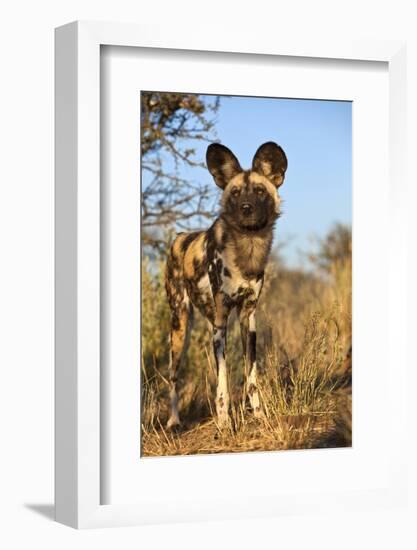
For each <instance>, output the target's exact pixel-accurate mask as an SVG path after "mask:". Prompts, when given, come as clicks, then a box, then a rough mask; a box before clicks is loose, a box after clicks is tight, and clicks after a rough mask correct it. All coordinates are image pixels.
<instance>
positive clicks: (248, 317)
mask: <svg viewBox="0 0 417 550" xmlns="http://www.w3.org/2000/svg"><path fill="white" fill-rule="evenodd" d="M248 306H249V304H246V307H245V306H244V307H243V308H242V309H241V310H240V312H239V321H240V330H241V334H242V344H243V353H244V356H245V361H246V366H247V367H246V368H247V392H248V395H249V401H250V405H251V408H252V411H253V414H254V415H255V416H256V417H261V416H262V410H261V405H260V401H259V391H258V377H257V374H258V373H257V367H256V320H255V311H256V306H254V307H248Z"/></svg>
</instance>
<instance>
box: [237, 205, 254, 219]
mask: <svg viewBox="0 0 417 550" xmlns="http://www.w3.org/2000/svg"><path fill="white" fill-rule="evenodd" d="M240 209H241V210H242V213H243V215H244V216H250V214H252V212H253V206H252V205H251V204H250V203H249V202H244V203H243V204H241V206H240Z"/></svg>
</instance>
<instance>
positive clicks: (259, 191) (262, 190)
mask: <svg viewBox="0 0 417 550" xmlns="http://www.w3.org/2000/svg"><path fill="white" fill-rule="evenodd" d="M255 192H256V194H257V195H263V194H264V193H265V189H264V188H263V187H257V188H256V189H255Z"/></svg>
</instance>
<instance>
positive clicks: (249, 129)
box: [180, 96, 352, 266]
mask: <svg viewBox="0 0 417 550" xmlns="http://www.w3.org/2000/svg"><path fill="white" fill-rule="evenodd" d="M216 121H217V122H216V134H217V135H216V139H217V140H218V141H220V142H221V143H223V144H224V145H226V146H227V147H229V148H230V149H231V150H232V151H233V152H234V154H235V155H236V156H237V158H238V159H239V161H240V164H241V166H242V168H249V167H250V166H251V163H252V158H253V155H254V153H255V151H256V149H257V148H258V147H259V145H261V144H262V143H264V142H265V141H276V142H277V143H279V145H281V147H283V149H284V150H285V152H286V154H287V158H288V170H287V175H286V179H285V182H284V184H283V186H282V187H281V188H280V195H281V197H282V199H283V207H282V209H283V215H282V217H281V218H280V219H279V220H278V222H277V225H276V230H275V238H274V243H275V244H284V246H283V248H282V249H281V254H282V255H283V257H284V259H285V260H286V262H287V263H288V265H291V266H296V265H299V263H300V256H299V253H298V251H299V250H309V249H311V246H312V241H311V239H312V237H313V236H318V237H323V236H324V235H325V234H326V233H327V232H328V230H329V229H330V228H331V226H332V224H334V223H335V222H342V223H345V224H348V225H350V224H351V216H352V104H351V103H350V102H348V101H321V100H299V99H276V98H272V99H271V98H252V97H235V96H233V97H222V98H221V104H220V108H219V111H218V112H217V114H216ZM193 147H196V149H197V157H198V158H202V159H203V158H204V157H205V149H206V147H207V144H206V143H203V142H198V143H197V145H195V144H193ZM193 170H195V171H194V172H193V174H192V177H193V179H196V177H198V178H204V182H206V181H207V182H212V181H213V180H212V179H211V176H210V174H209V173H208V172H207V171H205V170H200V169H193ZM180 175H181V169H180ZM182 175H183V176H185V177H190V173H189V171H188V170H185V171H184V172H183V174H182ZM212 185H215V184H214V182H212Z"/></svg>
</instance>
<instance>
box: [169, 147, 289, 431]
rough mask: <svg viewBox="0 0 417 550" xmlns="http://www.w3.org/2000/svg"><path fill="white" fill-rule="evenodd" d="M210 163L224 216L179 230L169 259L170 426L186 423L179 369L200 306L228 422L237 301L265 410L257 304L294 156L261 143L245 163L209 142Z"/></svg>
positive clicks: (220, 408) (219, 402) (219, 409)
mask: <svg viewBox="0 0 417 550" xmlns="http://www.w3.org/2000/svg"><path fill="white" fill-rule="evenodd" d="M207 167H208V169H209V171H210V173H211V174H212V176H213V178H214V180H215V182H216V184H217V185H218V186H219V187H220V188H222V189H223V194H222V199H221V213H220V216H219V218H217V219H216V221H215V222H214V223H213V225H212V226H211V227H210V228H209V229H208V230H206V231H196V232H192V233H180V234H179V235H178V236H177V238H176V239H175V241H174V243H173V245H172V247H171V250H170V254H169V257H168V261H167V265H166V278H165V283H166V291H167V296H168V301H169V305H170V309H171V315H172V322H171V334H170V365H169V382H170V400H171V414H170V417H169V420H168V427H169V428H172V427H174V426H177V425H179V423H180V419H179V413H178V397H177V372H178V366H179V364H180V361H181V357H182V355H183V354H184V352H185V349H186V342H187V336H188V335H189V331H190V329H191V323H192V316H193V308H194V307H196V308H198V309H199V310H200V312H201V313H202V314H203V315H204V316H205V317H206V318H207V319H208V321H209V323H210V324H211V326H212V330H213V350H214V356H215V359H216V365H217V374H218V383H217V394H216V413H217V417H218V423H219V425H220V426H221V427H225V426H228V425H229V424H230V420H229V390H228V384H227V367H226V332H227V320H228V317H229V314H230V312H231V311H232V309H234V308H236V309H237V313H238V317H239V322H240V327H241V335H242V344H243V351H244V356H245V361H246V364H247V366H248V380H247V388H248V395H249V400H250V404H251V408H252V410H253V412H254V414H255V416H260V415H261V414H262V410H261V406H260V401H259V395H258V389H257V370H256V326H255V311H256V304H257V301H258V299H259V295H260V293H261V290H262V285H263V279H264V270H265V266H266V263H267V260H268V255H269V252H270V250H271V245H272V236H273V227H274V224H275V221H276V220H277V218H278V217H279V214H280V198H279V195H278V193H277V189H278V187H279V186H280V185H281V184H282V183H283V181H284V176H285V171H286V169H287V158H286V156H285V153H284V151H283V150H282V149H281V147H279V146H278V145H277V144H276V143H273V142H268V143H264V144H263V145H261V147H259V149H258V150H257V152H256V154H255V157H254V159H253V163H252V169H251V170H245V171H244V170H242V168H241V167H240V164H239V162H238V160H237V159H236V157H235V156H234V154H233V153H232V152H231V151H230V150H229V149H227V147H224V146H223V145H220V144H212V145H210V146H209V147H208V149H207Z"/></svg>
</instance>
